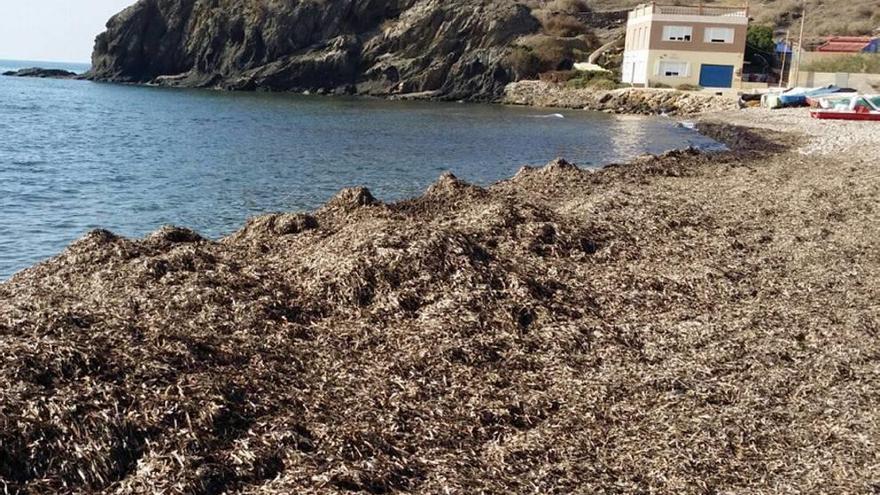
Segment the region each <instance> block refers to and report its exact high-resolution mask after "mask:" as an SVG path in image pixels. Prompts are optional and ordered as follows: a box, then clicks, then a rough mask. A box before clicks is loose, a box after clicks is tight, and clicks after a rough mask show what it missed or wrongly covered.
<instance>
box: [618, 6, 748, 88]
mask: <svg viewBox="0 0 880 495" xmlns="http://www.w3.org/2000/svg"><path fill="white" fill-rule="evenodd" d="M748 28H749V9H748V7H744V8H728V7H708V6H691V7H688V6H661V5H656V4H653V3H652V4H645V5H641V6H639V7H636V8H635V10H633V11H632V12H630V14H629V21H628V23H627V30H626V49H625V51H624V55H623V71H622V72H623V82H625V83H630V84H635V85H647V86H652V85H658V84H665V85H668V86H673V87H675V86H679V85H682V84H691V85H694V86H702V87H706V88H732V87H736V86H738V85H739V82H740V80H741V75H742V67H743V58H744V56H745V49H746V36H747V35H748Z"/></svg>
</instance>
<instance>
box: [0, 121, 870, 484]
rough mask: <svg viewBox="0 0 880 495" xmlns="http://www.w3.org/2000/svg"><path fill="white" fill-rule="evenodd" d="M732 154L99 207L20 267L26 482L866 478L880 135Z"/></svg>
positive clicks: (20, 434) (777, 137) (766, 144)
mask: <svg viewBox="0 0 880 495" xmlns="http://www.w3.org/2000/svg"><path fill="white" fill-rule="evenodd" d="M689 119H690V120H692V121H693V122H695V123H696V125H697V128H698V129H699V130H700V131H701V132H703V133H704V134H706V135H708V136H710V137H713V138H715V139H717V140H719V141H721V142H724V143H725V144H727V145H728V147H729V148H730V150H729V151H727V152H722V153H712V154H707V153H701V152H698V151H695V150H679V151H672V152H669V153H665V154H663V155H661V156H644V157H641V158H639V159H637V160H635V161H634V162H632V163H627V164H619V165H612V166H608V167H605V168H603V169H601V170H597V171H593V170H584V169H581V168H579V167H577V166H575V165H572V164H570V163H568V162H566V161H564V160H557V161H554V162H552V163H550V164H548V165H547V166H545V167H542V168H528V167H527V168H523V169H522V170H521V171H520V172H519V173H517V174H516V175H515V176H514V177H511V178H510V179H508V180H505V181H501V182H499V183H496V184H494V185H491V186H489V187H485V188H484V187H477V186H474V185H470V184H467V183H465V182H463V181H461V180H458V179H457V178H455V177H454V176H452V175H448V174H447V175H443V176H441V177H440V178H439V179H438V180H437V181H436V182H435V183H434V184H433V185H432V186H431V187H430V188H428V190H427V191H425V193H424V194H423V195H421V196H419V197H416V198H412V199H409V200H403V201H399V202H393V203H384V202H382V201H380V200H381V198H379V199H377V198H375V197H374V196H373V194H371V193H370V192H369V191H368V190H366V189H363V188H353V189H347V190H344V191H342V192H340V193H339V194H338V195H337V196H335V197H334V198H333V199H332V200H331V201H330V202H328V203H327V204H326V205H324V206H323V207H321V208H319V209H317V210H315V211H312V212H308V213H304V212H300V213H285V214H276V215H270V216H263V217H258V218H255V219H252V220H250V221H249V222H248V223H247V224H246V225H245V226H243V227H242V228H241V229H240V230H239V231H238V232H237V233H235V234H233V235H231V236H229V237H226V238H224V239H222V240H219V241H212V240H208V239H205V238H203V237H201V236H199V235H198V234H196V233H195V232H193V231H190V230H187V229H185V228H163V229H161V230H159V231H157V232H156V233H154V234H152V235H150V236H148V237H146V238H144V239H126V238H122V237H118V236H116V235H114V234H112V233H110V232H107V231H95V232H92V233H91V234H89V235H88V236H86V237H85V238H83V239H82V240H80V241H78V242H76V243H74V244H73V245H72V246H70V247H69V248H68V249H67V250H66V251H65V252H64V253H63V254H61V255H60V256H59V257H56V258H54V259H52V260H50V261H48V262H45V263H42V264H39V265H37V266H35V267H33V268H31V269H28V270H25V271H24V272H22V273H19V274H17V275H16V276H14V277H13V278H12V279H11V280H10V281H8V282H5V283H2V284H0V351H2V355H3V356H5V358H4V359H3V360H0V384H2V387H0V404H2V409H0V421H2V422H3V424H4V427H3V428H2V429H0V435H3V437H0V438H2V441H0V479H3V480H4V483H5V485H6V487H7V489H8V488H10V487H11V491H12V492H13V493H15V492H16V490H28V491H32V492H52V491H65V490H75V491H76V490H79V491H94V492H107V493H109V492H113V493H143V492H145V491H149V492H160V491H162V492H169V493H181V492H201V493H222V492H226V493H258V492H259V493H291V492H296V493H315V494H318V493H321V494H325V493H326V494H329V493H349V492H358V491H360V492H369V493H401V492H402V493H679V494H682V493H695V494H696V493H730V494H734V493H742V494H746V493H748V494H760V493H766V494H770V493H773V494H780V493H792V494H794V493H810V492H819V491H821V492H823V493H866V492H871V491H872V490H876V489H877V486H878V485H877V483H878V480H880V470H878V466H880V462H878V449H877V445H876V439H877V438H880V413H878V407H877V404H878V395H877V390H878V389H880V365H878V362H880V361H878V357H880V344H878V340H877V336H878V333H877V332H878V328H880V327H878V325H880V307H878V305H877V301H878V298H880V256H878V253H877V250H876V244H877V239H878V238H880V218H878V210H877V204H878V198H880V169H878V163H880V160H878V158H880V155H878V150H877V147H876V144H877V140H876V137H875V135H876V134H875V132H874V131H873V130H870V129H872V128H870V127H868V126H869V125H870V124H864V123H862V124H851V123H849V124H847V123H834V124H826V123H821V124H820V123H818V122H814V121H811V120H810V119H809V116H808V114H807V113H806V111H805V110H797V111H795V110H786V111H776V112H770V111H765V110H747V111H730V110H724V111H716V112H714V113H712V112H710V113H707V114H701V115H699V116H696V117H690V118H689Z"/></svg>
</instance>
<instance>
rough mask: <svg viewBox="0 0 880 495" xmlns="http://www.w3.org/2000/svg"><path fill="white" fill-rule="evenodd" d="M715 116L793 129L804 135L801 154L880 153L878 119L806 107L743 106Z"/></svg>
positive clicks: (774, 128) (760, 126)
mask: <svg viewBox="0 0 880 495" xmlns="http://www.w3.org/2000/svg"><path fill="white" fill-rule="evenodd" d="M712 117H713V118H714V119H715V120H723V121H724V122H728V123H730V124H735V125H740V126H746V127H751V128H756V129H767V130H772V131H778V132H796V133H798V134H801V135H803V136H804V137H805V142H804V144H803V145H802V146H800V147H799V148H798V151H800V152H801V153H803V154H805V155H824V156H831V157H833V156H844V155H847V154H848V155H850V156H849V157H851V158H856V159H858V158H867V157H873V156H877V154H878V153H880V123H877V122H852V121H843V120H819V119H814V118H812V117H810V111H809V109H806V108H786V109H781V110H769V109H766V108H750V109H746V110H738V111H729V112H723V113H714V114H712Z"/></svg>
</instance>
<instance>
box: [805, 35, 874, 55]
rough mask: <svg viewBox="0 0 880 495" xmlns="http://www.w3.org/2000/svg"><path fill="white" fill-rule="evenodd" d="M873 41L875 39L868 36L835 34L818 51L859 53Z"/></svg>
mask: <svg viewBox="0 0 880 495" xmlns="http://www.w3.org/2000/svg"><path fill="white" fill-rule="evenodd" d="M871 41H873V39H872V38H870V37H868V36H834V37H831V38H828V39H827V40H826V41H825V44H824V45H822V46H820V47H819V48H817V49H816V51H817V52H844V53H859V52H863V51H865V50H866V49H867V48H868V47H869V46H870V45H871Z"/></svg>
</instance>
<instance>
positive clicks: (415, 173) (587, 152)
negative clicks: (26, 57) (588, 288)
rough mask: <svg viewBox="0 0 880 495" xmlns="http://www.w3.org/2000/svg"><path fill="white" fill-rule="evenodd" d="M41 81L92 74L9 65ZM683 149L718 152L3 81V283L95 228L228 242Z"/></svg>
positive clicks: (662, 133)
mask: <svg viewBox="0 0 880 495" xmlns="http://www.w3.org/2000/svg"><path fill="white" fill-rule="evenodd" d="M34 66H39V67H46V68H61V69H68V70H73V71H75V72H84V71H86V70H88V66H87V65H82V64H58V63H47V62H34V61H8V60H0V72H3V71H7V70H15V69H20V68H25V67H34ZM687 146H694V147H698V148H704V149H714V148H719V147H720V146H721V145H719V144H718V143H716V142H714V141H712V140H711V139H708V138H706V137H703V136H701V135H700V134H698V133H696V132H695V131H693V130H691V129H688V128H685V127H682V126H681V125H678V124H677V123H676V122H674V121H673V120H670V119H666V118H662V117H656V118H632V117H627V118H621V117H615V116H610V115H606V114H602V113H593V112H586V111H577V110H558V109H541V108H524V107H511V106H503V105H488V104H467V103H454V102H444V103H437V102H402V101H386V100H381V99H370V98H354V97H329V96H306V95H300V94H277V93H276V94H269V93H229V92H219V91H211V90H185V89H167V88H155V87H143V86H131V85H119V84H106V83H93V82H88V81H77V80H53V79H25V78H14V77H0V280H3V279H7V278H9V277H10V276H12V275H13V274H14V273H16V272H17V271H19V270H22V269H24V268H27V267H28V266H31V265H33V264H34V263H38V262H40V261H42V260H45V259H47V258H50V257H52V256H55V255H57V254H58V253H60V252H61V251H62V250H63V249H64V248H65V247H66V246H67V245H68V244H69V243H71V242H72V241H74V240H76V239H78V238H80V237H81V236H83V235H84V234H86V233H87V232H88V231H90V230H92V229H97V228H102V229H108V230H111V231H113V232H115V233H117V234H120V235H125V236H130V237H141V236H144V235H146V234H148V233H150V232H152V231H154V230H156V229H158V228H159V227H161V226H162V225H167V224H173V225H179V226H185V227H189V228H192V229H195V230H196V231H198V232H200V233H201V234H202V235H205V236H207V237H211V238H220V237H222V236H225V235H228V234H230V233H232V232H234V231H235V230H237V229H238V228H239V227H240V226H241V225H243V223H244V222H245V220H246V219H247V218H248V217H251V216H255V215H260V214H264V213H269V212H278V211H303V210H311V209H314V208H316V207H319V206H320V205H321V204H323V203H324V202H326V201H327V200H328V199H329V198H331V197H332V196H333V195H334V194H335V193H336V192H338V191H339V190H340V189H341V188H345V187H351V186H356V185H363V186H366V187H368V188H369V189H370V191H371V192H372V193H373V195H374V196H376V197H377V198H379V199H381V200H383V201H394V200H400V199H404V198H407V197H412V196H416V195H419V194H421V192H422V191H424V190H425V189H426V188H427V187H428V186H429V185H430V184H431V183H432V182H434V181H435V180H436V179H437V178H438V177H439V176H440V175H441V174H442V173H443V172H444V171H451V172H452V173H454V174H455V175H456V176H458V177H460V178H462V179H464V180H467V181H469V182H472V183H475V184H480V185H489V184H491V183H493V182H496V181H499V180H502V179H505V178H509V177H511V176H512V175H513V174H515V173H516V171H517V170H518V169H519V168H520V167H521V166H523V165H543V164H545V163H547V162H548V161H550V160H552V159H554V158H556V157H564V158H566V159H567V160H569V161H572V162H574V163H577V164H579V165H580V166H583V167H601V166H603V165H606V164H609V163H619V162H625V161H628V160H631V159H633V158H634V157H636V156H638V155H641V154H644V153H660V152H663V151H666V150H670V149H674V148H682V147H687Z"/></svg>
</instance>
